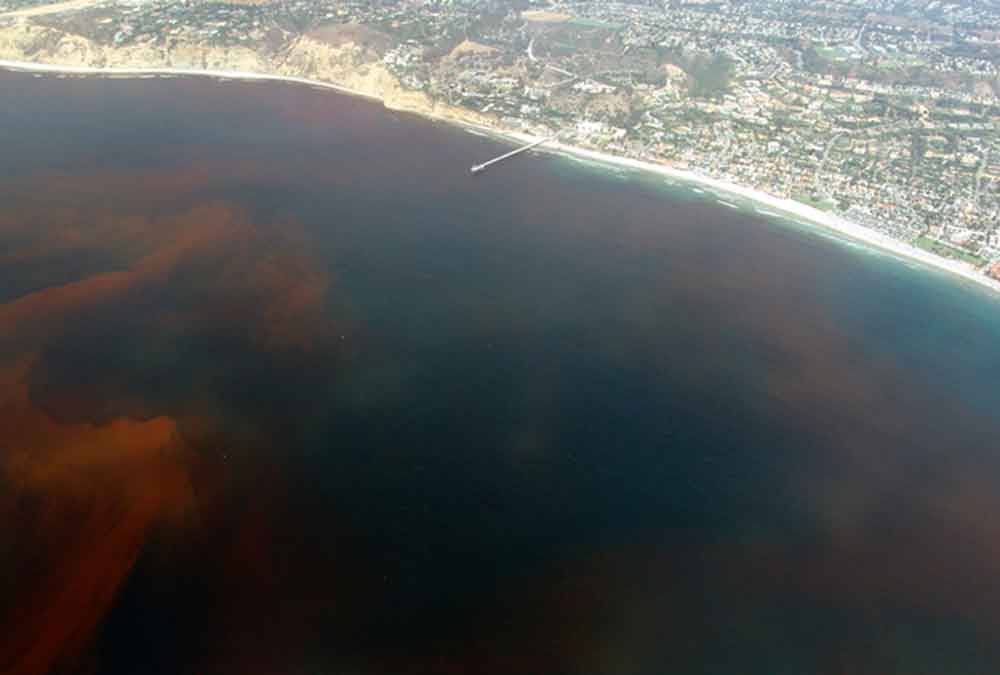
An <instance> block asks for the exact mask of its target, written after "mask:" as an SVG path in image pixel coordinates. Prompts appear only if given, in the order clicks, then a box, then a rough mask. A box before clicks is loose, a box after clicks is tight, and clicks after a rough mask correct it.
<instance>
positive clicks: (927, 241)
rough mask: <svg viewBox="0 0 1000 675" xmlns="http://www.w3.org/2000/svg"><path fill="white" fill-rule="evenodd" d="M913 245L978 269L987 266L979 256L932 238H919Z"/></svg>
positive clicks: (984, 260)
mask: <svg viewBox="0 0 1000 675" xmlns="http://www.w3.org/2000/svg"><path fill="white" fill-rule="evenodd" d="M913 244H914V245H915V246H917V247H919V248H922V249H924V250H925V251H930V252H931V253H936V254H938V255H939V256H943V257H945V258H952V259H954V260H962V261H964V262H967V263H972V264H973V265H975V266H976V267H981V266H982V265H985V264H986V259H985V258H980V257H979V256H978V255H975V254H974V253H970V252H969V251H966V250H965V249H962V248H959V247H957V246H951V245H949V244H945V243H943V242H940V241H937V240H936V239H931V238H930V237H918V238H917V239H915V240H914V241H913Z"/></svg>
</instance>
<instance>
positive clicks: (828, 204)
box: [792, 192, 837, 211]
mask: <svg viewBox="0 0 1000 675" xmlns="http://www.w3.org/2000/svg"><path fill="white" fill-rule="evenodd" d="M792 199H794V200H795V201H797V202H801V203H803V204H805V205H806V206H811V207H813V208H814V209H819V210H820V211H832V210H833V207H834V206H836V205H837V204H836V202H834V201H833V200H832V199H816V198H815V197H812V196H810V195H807V194H805V193H802V192H800V193H798V194H794V195H792Z"/></svg>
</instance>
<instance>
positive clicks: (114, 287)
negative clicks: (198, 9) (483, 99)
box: [0, 75, 1000, 675]
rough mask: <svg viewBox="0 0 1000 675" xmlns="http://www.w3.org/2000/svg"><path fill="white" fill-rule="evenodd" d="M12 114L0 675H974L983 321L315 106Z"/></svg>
mask: <svg viewBox="0 0 1000 675" xmlns="http://www.w3.org/2000/svg"><path fill="white" fill-rule="evenodd" d="M0 86H2V87H3V92H4V96H3V98H2V100H0V143H2V144H3V146H4V147H5V148H9V149H10V152H5V153H4V154H3V155H2V156H0V176H2V177H3V181H2V183H0V199H2V204H3V207H2V209H0V258H2V264H0V302H2V303H4V304H2V305H0V368H2V370H0V385H2V387H3V390H2V394H3V401H2V403H0V429H3V431H0V452H2V453H3V455H2V456H3V473H2V476H3V478H2V480H3V481H4V487H5V488H6V489H5V490H3V491H2V493H3V494H4V495H5V496H4V501H0V518H2V519H3V521H2V522H0V525H2V527H0V532H3V533H4V534H0V565H2V569H4V570H5V572H7V573H6V574H5V575H3V576H4V579H5V580H4V581H2V582H0V596H2V595H3V594H4V593H5V594H6V595H5V597H9V598H13V599H12V600H11V601H10V602H7V603H4V605H2V606H0V611H3V612H4V613H3V614H0V621H3V622H4V623H3V625H4V626H5V627H6V628H7V630H6V631H4V634H5V635H11V636H13V637H10V638H7V640H6V642H0V659H5V660H3V661H0V664H3V665H4V667H6V666H8V665H10V664H13V665H16V666H17V667H19V668H21V670H20V671H15V672H41V671H42V670H50V671H52V672H75V671H84V670H89V671H90V672H104V673H133V672H162V673H177V672H191V673H196V672H197V673H201V672H220V673H226V672H233V673H237V672H240V673H243V672H268V673H273V672H360V673H418V672H420V673H422V672H428V673H430V672H433V673H440V672H456V673H459V672H461V673H511V672H526V673H651V674H655V673H712V674H715V673H718V674H720V675H728V674H730V673H733V674H735V673H740V674H751V675H753V674H758V673H759V674H761V675H764V674H774V673H788V674H793V673H817V674H825V673H829V674H831V675H833V674H835V673H838V674H839V673H862V674H867V673H872V674H875V673H879V674H884V673H970V674H971V673H988V672H993V671H994V670H995V669H996V665H997V664H1000V651H998V648H997V646H996V645H997V644H1000V641H998V639H997V638H998V637H1000V609H998V608H1000V597H998V592H997V590H996V587H995V584H994V583H993V580H994V579H995V578H996V576H997V572H1000V556H998V555H997V552H996V550H995V548H996V547H995V542H996V541H997V540H998V539H997V537H998V535H1000V531H998V530H997V523H998V522H1000V518H998V516H1000V497H997V495H998V494H1000V490H998V489H997V488H998V487H1000V462H998V457H997V448H998V447H1000V442H998V441H1000V422H998V418H997V416H996V411H997V410H1000V387H998V386H997V383H998V382H1000V352H998V349H997V345H998V344H1000V311H998V310H1000V303H998V302H997V301H996V299H994V298H992V297H990V296H989V295H988V294H986V293H984V292H982V291H980V290H977V289H970V288H967V287H965V286H963V285H962V284H960V283H956V282H953V281H952V280H950V279H948V278H946V277H944V276H942V275H939V274H936V273H932V272H928V271H924V270H920V269H911V268H910V267H907V266H906V265H905V264H902V263H900V262H899V261H896V260H895V259H893V258H891V257H886V256H874V255H868V254H865V253H863V252H859V251H857V250H855V249H852V248H851V247H847V246H843V245H841V244H840V243H838V242H834V241H830V240H828V239H826V238H824V237H822V236H818V235H817V234H816V233H815V232H812V231H810V230H808V229H805V228H801V227H799V226H794V225H789V224H787V223H779V222H769V221H768V220H766V219H764V218H761V217H756V216H754V215H753V214H750V213H747V212H744V211H735V210H732V209H729V208H726V207H724V206H718V205H716V204H714V203H713V198H712V197H711V196H710V195H706V196H705V197H699V196H698V195H697V194H695V193H693V192H691V191H690V190H688V189H687V188H684V187H670V186H665V185H664V184H663V182H662V180H660V179H656V178H654V177H650V176H640V175H634V174H628V175H627V176H626V177H627V180H625V179H622V178H621V177H619V176H617V175H615V174H613V173H609V172H608V171H604V170H595V168H594V167H591V166H587V165H581V164H580V163H578V162H573V161H571V160H568V159H566V158H562V157H556V156H551V155H544V154H541V155H530V156H523V157H519V158H517V159H516V160H514V161H511V162H509V163H505V164H503V165H500V166H499V167H495V169H496V170H491V171H488V172H486V173H484V174H482V175H481V176H478V177H476V178H472V177H470V176H469V174H468V167H469V166H470V165H471V164H473V163H476V162H480V161H483V160H484V159H486V158H489V157H491V156H493V155H495V154H499V153H500V152H502V151H503V148H504V147H505V146H503V145H502V144H499V143H497V142H494V141H492V140H490V139H486V138H482V137H478V136H474V135H471V134H467V133H464V132H462V131H460V130H456V129H452V128H449V127H447V126H444V125H441V124H437V123H432V122H428V121H425V120H421V119H416V118H411V117H408V116H405V115H399V114H395V113H389V112H386V111H384V110H382V109H380V108H378V107H377V106H374V105H372V104H371V103H369V102H364V101H359V100H353V99H350V98H346V97H342V96H338V95H332V94H329V93H325V92H317V91H313V90H309V89H305V88H301V87H291V86H284V85H275V84H264V83H215V82H211V81H206V80H195V79H178V80H140V81H127V80H111V81H108V80H94V79H84V80H78V79H66V80H56V79H48V78H32V77H29V76H22V75H3V76H0ZM126 421H127V422H126ZM123 424H132V425H133V426H130V427H127V428H126V427H123V426H121V425H123ZM116 425H118V426H116ZM149 448H152V449H149ZM25 457H30V458H31V459H30V462H29V464H30V465H32V466H36V467H37V471H32V472H25V471H23V470H22V467H24V466H26V464H25V461H26V460H25ZM8 533H11V534H8ZM15 580H16V581H15ZM52 589H57V590H58V589H63V591H62V592H61V593H53V592H50V591H51V590H52ZM84 608H90V609H84ZM15 627H16V630H14V628H15ZM46 627H50V628H46ZM11 667H13V666H11ZM2 669H3V668H0V670H2Z"/></svg>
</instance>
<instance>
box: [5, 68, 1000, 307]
mask: <svg viewBox="0 0 1000 675" xmlns="http://www.w3.org/2000/svg"><path fill="white" fill-rule="evenodd" d="M0 70H10V71H16V72H34V73H48V74H69V75H100V76H105V77H107V76H112V77H113V76H123V77H137V76H142V75H153V76H156V75H162V76H195V77H212V78H217V79H230V80H251V81H273V82H289V83H294V84H303V85H307V86H311V87H316V88H320V89H327V90H332V91H337V92H340V93H342V94H348V95H351V96H360V97H362V98H366V99H369V100H372V101H378V102H380V103H383V104H384V103H385V101H384V100H383V99H382V98H380V97H378V96H375V95H372V94H369V93H366V92H362V91H358V90H355V89H351V88H349V87H345V86H342V85H338V84H333V83H331V82H324V81H321V80H311V79H308V78H304V77H295V76H291V75H277V74H268V73H258V72H248V71H235V70H215V69H197V68H157V67H150V68H141V67H136V68H131V67H130V68H123V67H112V68H98V67H93V66H63V65H57V64H46V63H33V62H29V61H11V60H5V59H0ZM393 109H394V110H399V111H401V112H410V113H414V114H418V115H422V116H424V117H428V118H431V119H435V120H439V121H442V122H446V123H449V124H455V125H458V126H462V127H466V128H469V129H475V130H477V131H480V132H483V133H485V134H488V135H490V136H493V137H499V138H503V139H506V140H512V141H516V142H519V143H525V144H527V143H532V142H537V141H539V140H541V139H542V138H543V137H541V136H534V135H531V134H527V133H523V132H518V131H509V130H504V129H500V128H496V127H491V126H486V125H484V124H477V123H475V122H472V121H469V120H463V119H459V118H456V117H451V116H447V115H439V114H434V113H432V112H428V111H426V110H417V109H411V108H407V107H399V108H393ZM535 150H538V151H543V152H551V153H556V154H564V155H571V156H574V157H578V158H582V159H587V160H591V161H594V162H598V163H600V164H604V165H608V166H614V167H622V168H627V169H632V170H636V171H643V172H648V173H653V174H657V175H659V176H662V177H664V178H667V179H670V180H674V181H679V182H682V183H685V184H688V185H690V186H691V187H692V188H707V189H709V190H715V191H718V192H722V193H725V194H727V195H732V196H735V197H739V198H741V199H744V200H746V201H748V202H751V203H753V204H754V205H757V206H760V207H763V208H764V209H768V210H770V211H761V210H755V212H756V215H759V216H762V217H781V218H787V219H790V220H793V221H795V222H799V223H800V224H804V225H808V226H816V227H819V228H822V229H824V230H827V231H831V232H834V233H835V234H837V235H840V236H841V237H842V238H844V239H845V240H849V241H855V242H860V243H862V244H865V245H867V246H869V247H872V248H874V249H878V250H881V251H885V252H888V253H890V254H893V255H895V256H897V257H899V258H902V259H904V260H911V261H915V262H918V263H921V264H922V265H924V266H926V267H930V268H933V269H935V270H937V271H941V272H946V273H950V274H951V275H953V276H954V277H958V278H959V279H961V280H964V281H967V282H972V283H975V284H976V285H977V286H979V287H980V288H985V289H988V290H992V291H994V292H996V293H998V294H1000V280H995V279H992V278H990V277H988V276H986V275H985V274H982V273H980V272H979V271H978V270H977V269H975V268H974V267H972V266H971V265H969V264H967V263H963V262H961V261H957V260H950V259H947V258H942V257H940V256H937V255H935V254H933V253H930V252H929V251H924V250H922V249H919V248H916V247H915V246H911V245H909V244H907V243H905V242H902V241H899V240H896V239H892V238H891V237H888V236H886V235H884V234H881V233H879V232H876V231H875V230H872V229H870V228H867V227H864V226H862V225H858V224H856V223H853V222H851V221H849V220H847V219H845V218H842V217H841V216H838V215H835V214H832V213H829V212H826V211H820V210H819V209H816V208H813V207H811V206H808V205H806V204H803V203H801V202H797V201H794V200H792V199H785V198H781V197H776V196H774V195H771V194H768V193H767V192H763V191H761V190H757V189H754V188H749V187H746V186H743V185H739V184H736V183H731V182H729V181H725V180H721V179H717V178H712V177H709V176H704V175H702V174H700V173H696V172H694V171H688V170H682V169H676V168H674V167H671V166H668V165H666V164H659V163H654V162H649V161H643V160H637V159H631V158H628V157H619V156H616V155H610V154H606V153H602V152H599V151H596V150H589V149H586V148H581V147H578V146H574V145H568V144H565V143H560V142H558V141H549V142H548V143H545V144H544V145H541V146H540V147H538V148H535ZM699 191H701V190H699ZM725 205H726V206H729V207H731V208H735V207H734V206H733V205H731V204H728V203H726V204H725ZM803 221H804V222H803Z"/></svg>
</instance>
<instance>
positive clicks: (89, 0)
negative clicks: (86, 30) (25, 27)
mask: <svg viewBox="0 0 1000 675" xmlns="http://www.w3.org/2000/svg"><path fill="white" fill-rule="evenodd" d="M101 2H103V0H67V1H66V2H57V3H54V4H51V5H39V6H38V7H28V8H27V9H18V10H14V11H13V12H6V13H4V14H0V16H4V17H30V16H44V15H46V14H59V13H60V12H73V11H77V10H80V9H87V8H88V7H93V6H95V5H99V4H101Z"/></svg>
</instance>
